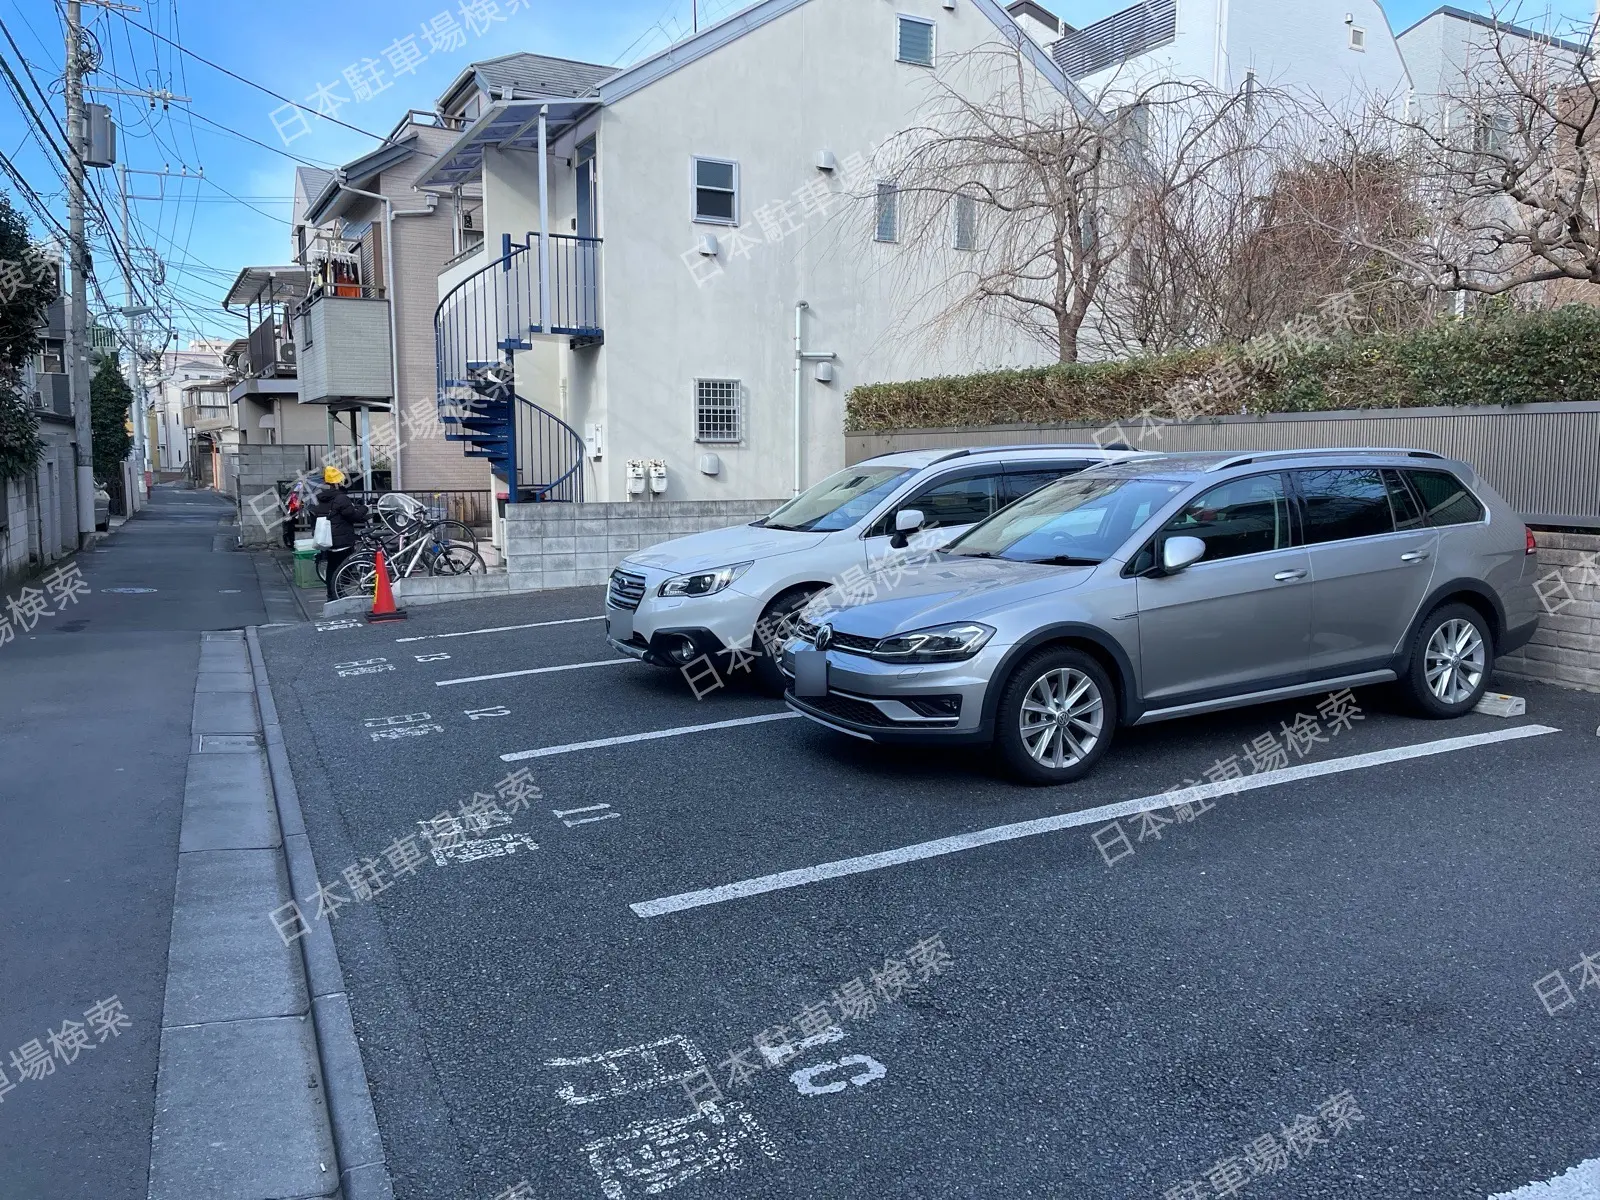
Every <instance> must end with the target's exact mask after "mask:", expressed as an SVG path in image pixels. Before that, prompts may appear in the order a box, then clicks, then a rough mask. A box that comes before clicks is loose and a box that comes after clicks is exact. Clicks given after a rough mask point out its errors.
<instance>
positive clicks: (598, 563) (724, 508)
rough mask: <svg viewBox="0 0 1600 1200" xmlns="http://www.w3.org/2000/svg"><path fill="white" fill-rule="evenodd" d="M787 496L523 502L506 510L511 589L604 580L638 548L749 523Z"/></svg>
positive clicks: (591, 582)
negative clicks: (565, 502)
mask: <svg viewBox="0 0 1600 1200" xmlns="http://www.w3.org/2000/svg"><path fill="white" fill-rule="evenodd" d="M783 502H784V501H783V500H658V501H654V502H650V501H641V502H636V503H620V504H518V505H514V506H512V507H511V508H510V509H508V510H507V517H506V572H507V574H508V575H509V576H510V577H511V590H512V591H514V592H521V591H540V590H543V589H545V588H562V587H579V586H582V585H585V584H598V583H604V582H605V581H606V580H607V578H609V577H610V575H611V571H612V568H614V567H615V566H616V565H617V564H618V563H619V562H621V561H622V560H623V559H624V558H626V557H627V556H628V555H629V554H631V553H633V552H634V551H635V550H643V549H645V548H646V547H649V546H653V545H655V544H656V543H657V542H664V541H667V540H668V539H670V538H675V537H683V536H684V535H685V534H690V533H701V532H703V531H705V530H707V529H722V528H725V527H727V526H729V525H747V524H749V523H750V522H751V521H754V520H756V519H758V518H760V517H764V516H766V515H767V514H768V513H770V512H771V511H772V510H773V509H775V508H777V507H778V506H779V505H780V504H782V503H783Z"/></svg>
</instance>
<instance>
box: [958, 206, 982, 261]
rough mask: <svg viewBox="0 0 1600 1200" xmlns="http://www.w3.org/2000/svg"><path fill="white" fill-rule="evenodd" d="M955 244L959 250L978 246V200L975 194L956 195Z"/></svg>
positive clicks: (973, 248) (974, 248)
mask: <svg viewBox="0 0 1600 1200" xmlns="http://www.w3.org/2000/svg"><path fill="white" fill-rule="evenodd" d="M955 224H956V230H955V237H956V241H955V246H956V249H957V250H976V249H977V248H978V200H977V197H975V196H965V195H957V196H956V208H955Z"/></svg>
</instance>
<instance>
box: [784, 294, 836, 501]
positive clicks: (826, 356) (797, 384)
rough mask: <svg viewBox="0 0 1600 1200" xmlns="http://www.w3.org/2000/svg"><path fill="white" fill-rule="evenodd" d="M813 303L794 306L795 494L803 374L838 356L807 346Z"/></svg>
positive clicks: (800, 444)
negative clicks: (813, 365)
mask: <svg viewBox="0 0 1600 1200" xmlns="http://www.w3.org/2000/svg"><path fill="white" fill-rule="evenodd" d="M810 307H811V305H809V304H807V303H806V302H805V301H804V300H799V301H796V302H795V306H794V494H795V495H796V496H798V495H799V494H800V482H801V480H800V468H801V464H802V459H803V458H804V449H805V439H804V434H803V433H802V430H801V420H800V409H801V403H802V399H803V397H802V387H803V384H802V376H801V372H802V371H803V370H804V369H805V365H806V363H808V362H823V361H828V360H832V359H834V358H837V357H838V355H836V354H835V353H834V352H833V351H832V350H807V349H806V348H805V316H806V309H808V308H810Z"/></svg>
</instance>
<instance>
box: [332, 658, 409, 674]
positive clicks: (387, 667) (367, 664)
mask: <svg viewBox="0 0 1600 1200" xmlns="http://www.w3.org/2000/svg"><path fill="white" fill-rule="evenodd" d="M333 669H334V670H335V671H337V672H338V673H339V678H340V679H344V678H346V677H348V676H351V675H377V674H379V673H380V672H382V671H392V670H394V664H393V663H391V662H390V661H389V660H388V659H387V658H358V659H356V660H355V661H354V662H347V663H334V664H333Z"/></svg>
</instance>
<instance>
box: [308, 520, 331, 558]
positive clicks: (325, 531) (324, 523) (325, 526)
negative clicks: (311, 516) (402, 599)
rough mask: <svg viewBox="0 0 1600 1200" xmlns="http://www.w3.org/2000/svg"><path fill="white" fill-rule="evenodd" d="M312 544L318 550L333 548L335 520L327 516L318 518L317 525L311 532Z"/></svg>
mask: <svg viewBox="0 0 1600 1200" xmlns="http://www.w3.org/2000/svg"><path fill="white" fill-rule="evenodd" d="M311 544H312V545H313V546H315V547H316V548H317V549H318V550H332V549H333V522H332V521H330V520H328V518H327V517H318V518H317V526H316V528H315V529H314V530H312V532H311Z"/></svg>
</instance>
